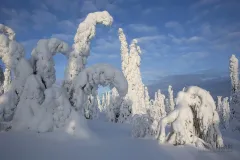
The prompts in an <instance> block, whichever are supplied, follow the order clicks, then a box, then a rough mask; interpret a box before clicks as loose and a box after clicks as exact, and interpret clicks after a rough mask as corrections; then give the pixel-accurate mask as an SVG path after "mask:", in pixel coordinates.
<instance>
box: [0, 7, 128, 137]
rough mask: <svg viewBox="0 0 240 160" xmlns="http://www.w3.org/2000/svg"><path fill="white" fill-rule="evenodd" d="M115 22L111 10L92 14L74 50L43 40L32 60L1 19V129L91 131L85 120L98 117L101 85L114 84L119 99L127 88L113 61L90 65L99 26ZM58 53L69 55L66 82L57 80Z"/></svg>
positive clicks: (85, 21) (32, 55) (57, 40)
mask: <svg viewBox="0 0 240 160" xmlns="http://www.w3.org/2000/svg"><path fill="white" fill-rule="evenodd" d="M112 22H113V18H112V17H111V15H110V14H109V13H108V12H107V11H103V12H95V13H90V14H88V16H87V17H86V19H85V20H84V21H83V22H82V23H80V24H79V27H78V29H77V33H76V35H75V38H74V44H73V48H72V49H71V47H69V46H68V44H67V43H65V42H63V41H61V40H59V39H56V38H50V39H41V40H39V41H38V43H37V45H36V47H35V48H34V49H33V51H32V53H31V58H30V59H29V60H28V59H26V58H25V52H24V48H23V47H22V45H21V44H20V43H18V42H16V41H15V33H14V31H13V30H12V29H11V28H9V27H7V26H4V25H2V24H0V57H1V59H2V61H3V63H4V64H5V71H4V82H3V89H2V90H3V91H2V92H3V94H2V95H1V96H0V130H9V129H12V130H32V131H36V132H48V131H54V130H57V129H63V130H65V131H66V132H67V133H69V134H73V135H76V136H78V135H87V134H86V133H83V132H84V131H86V130H87V127H86V125H85V124H84V119H85V118H88V119H94V118H96V117H94V116H92V115H97V114H96V113H97V112H98V111H97V109H98V107H97V103H98V102H97V93H96V92H97V89H98V85H102V86H107V85H109V86H110V87H111V88H113V87H115V89H116V92H117V93H118V97H119V98H120V99H121V98H122V97H124V96H125V95H126V94H127V91H128V83H127V81H126V78H125V77H124V75H123V73H122V72H121V71H119V70H117V69H115V68H114V67H112V66H111V65H108V64H96V65H93V66H90V67H88V68H85V65H86V60H87V57H88V56H89V53H90V52H89V49H90V41H91V39H92V38H93V37H94V36H95V34H96V33H95V32H96V31H95V30H96V29H95V28H96V25H97V24H103V25H106V26H108V25H111V24H112ZM56 53H62V54H63V55H65V56H66V57H67V58H68V66H67V68H66V72H65V80H64V83H63V86H62V87H61V86H60V87H59V86H56V85H54V83H55V81H56V76H55V69H54V61H53V56H54V55H55V54H56ZM11 75H12V76H11ZM119 103H120V104H121V101H119ZM82 117H85V118H82ZM84 129H85V130H84Z"/></svg>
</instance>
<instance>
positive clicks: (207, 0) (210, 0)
mask: <svg viewBox="0 0 240 160" xmlns="http://www.w3.org/2000/svg"><path fill="white" fill-rule="evenodd" d="M220 1H221V0H198V1H197V2H196V3H194V4H193V5H192V6H191V7H192V8H196V7H201V6H206V5H211V4H216V3H217V2H220Z"/></svg>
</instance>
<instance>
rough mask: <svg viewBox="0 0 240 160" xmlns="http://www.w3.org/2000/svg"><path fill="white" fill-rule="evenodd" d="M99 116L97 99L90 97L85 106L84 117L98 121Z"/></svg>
mask: <svg viewBox="0 0 240 160" xmlns="http://www.w3.org/2000/svg"><path fill="white" fill-rule="evenodd" d="M98 114H99V109H98V102H97V98H96V97H94V96H92V95H89V96H88V100H87V102H86V103H85V104H84V116H85V118H86V119H97V118H98Z"/></svg>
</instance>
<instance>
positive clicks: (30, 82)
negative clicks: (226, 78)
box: [0, 11, 240, 148]
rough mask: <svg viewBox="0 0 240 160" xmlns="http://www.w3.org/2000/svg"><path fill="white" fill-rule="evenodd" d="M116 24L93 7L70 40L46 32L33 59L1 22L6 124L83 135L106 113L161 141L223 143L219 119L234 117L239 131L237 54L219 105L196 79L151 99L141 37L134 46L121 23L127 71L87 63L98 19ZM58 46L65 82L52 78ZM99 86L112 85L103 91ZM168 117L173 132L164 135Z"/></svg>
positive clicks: (2, 124)
mask: <svg viewBox="0 0 240 160" xmlns="http://www.w3.org/2000/svg"><path fill="white" fill-rule="evenodd" d="M112 23H113V18H112V17H111V15H110V14H109V13H108V12H107V11H103V12H95V13H90V14H88V15H87V17H86V19H85V20H84V21H83V22H82V23H80V24H79V26H78V29H77V33H76V35H75V37H74V44H73V45H72V47H70V46H69V45H68V44H67V43H65V42H64V41H61V40H59V39H56V38H50V39H41V40H39V41H38V43H37V45H36V47H35V48H34V49H33V51H32V53H31V58H30V59H26V58H25V52H24V48H23V47H22V45H21V44H19V43H18V42H16V41H15V33H14V31H13V30H12V29H11V28H9V27H7V26H5V25H2V24H0V33H1V34H0V57H1V59H2V61H3V63H4V64H5V70H4V72H2V74H0V76H1V77H0V78H1V79H0V81H1V83H2V84H3V85H2V88H1V96H0V130H9V129H13V130H32V131H36V132H48V131H55V130H58V129H63V130H65V131H66V132H67V133H69V134H74V135H79V134H81V135H83V134H84V133H82V132H84V131H83V130H82V128H87V127H86V125H85V124H84V123H83V122H84V121H85V119H99V118H100V117H101V116H102V114H104V115H105V117H106V119H107V120H108V121H110V122H114V123H130V124H131V125H132V136H134V137H148V136H150V137H153V138H155V139H158V140H159V142H160V143H166V142H167V143H171V144H174V145H184V144H190V145H194V146H196V147H202V148H218V147H222V146H223V140H222V136H221V132H220V130H219V123H220V121H221V126H223V128H225V129H227V128H229V126H230V121H234V124H236V125H235V127H234V130H240V129H239V128H240V127H239V124H240V123H239V121H240V118H239V117H240V112H239V104H240V103H239V101H240V94H239V93H240V92H239V90H240V86H239V78H238V60H237V58H236V57H235V56H234V55H233V56H232V57H231V59H230V67H229V68H230V77H231V82H232V93H231V98H230V99H228V97H225V98H224V99H223V100H222V99H221V97H220V96H219V97H218V103H217V107H216V105H215V102H214V100H213V98H212V96H211V95H210V93H209V92H208V91H206V90H204V89H202V88H199V87H197V86H192V87H189V88H187V89H185V88H184V89H183V90H182V91H180V92H179V93H178V95H177V97H176V98H175V99H174V95H173V87H172V86H171V85H169V87H168V95H167V96H165V95H163V94H162V93H161V91H160V90H157V91H156V92H155V95H154V97H153V98H150V96H149V93H148V88H147V86H145V85H144V84H143V82H142V77H141V71H140V65H141V56H140V55H141V49H140V47H139V45H138V42H137V39H133V40H132V41H131V43H130V45H128V42H127V38H126V35H125V34H124V32H123V29H122V28H119V30H118V36H119V41H120V44H121V48H120V54H121V69H122V71H119V70H117V69H116V68H114V67H112V66H110V65H108V64H95V65H93V66H90V67H88V68H86V63H87V58H88V57H89V55H90V44H91V40H92V39H93V38H94V36H95V34H96V25H97V24H103V25H105V26H109V25H111V24H112ZM56 53H61V54H63V55H64V56H66V57H67V59H68V63H67V68H66V70H65V77H64V82H63V84H62V86H56V85H55V84H54V83H55V81H56V75H55V69H54V61H53V56H54V55H55V54H56ZM2 77H3V78H2ZM99 85H101V86H110V89H111V90H110V91H108V92H106V93H104V94H102V95H98V93H97V89H98V86H99ZM230 108H231V111H230ZM230 115H231V116H230ZM168 124H169V125H170V126H171V131H170V132H169V134H168V135H166V132H165V127H167V125H168ZM85 135H86V134H85Z"/></svg>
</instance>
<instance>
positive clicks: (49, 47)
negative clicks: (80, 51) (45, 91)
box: [31, 38, 69, 88]
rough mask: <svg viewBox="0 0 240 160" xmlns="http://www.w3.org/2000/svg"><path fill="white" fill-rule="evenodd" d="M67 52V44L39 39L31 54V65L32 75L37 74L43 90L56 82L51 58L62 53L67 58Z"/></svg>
mask: <svg viewBox="0 0 240 160" xmlns="http://www.w3.org/2000/svg"><path fill="white" fill-rule="evenodd" d="M68 52H69V47H68V44H67V43H65V42H63V41H61V40H59V39H56V38H51V39H41V40H39V41H38V43H37V46H36V48H34V49H33V51H32V53H31V55H32V56H31V63H32V66H33V67H34V68H33V69H34V73H35V74H37V75H38V76H39V77H40V78H41V81H42V83H43V84H44V85H45V88H50V87H51V86H52V85H53V84H54V83H55V81H56V75H55V68H54V66H55V64H54V60H53V56H54V55H56V53H62V54H63V55H65V56H67V55H68Z"/></svg>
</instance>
